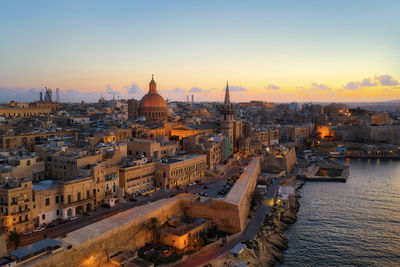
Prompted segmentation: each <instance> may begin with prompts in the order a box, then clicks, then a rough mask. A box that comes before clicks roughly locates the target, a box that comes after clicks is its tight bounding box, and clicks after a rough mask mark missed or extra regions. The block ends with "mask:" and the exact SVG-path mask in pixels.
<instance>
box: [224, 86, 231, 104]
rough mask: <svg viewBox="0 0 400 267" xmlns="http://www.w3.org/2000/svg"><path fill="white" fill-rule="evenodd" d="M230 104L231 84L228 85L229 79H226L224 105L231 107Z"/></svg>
mask: <svg viewBox="0 0 400 267" xmlns="http://www.w3.org/2000/svg"><path fill="white" fill-rule="evenodd" d="M230 105H231V100H230V99H229V85H228V81H226V89H225V102H224V107H225V108H227V107H229V106H230Z"/></svg>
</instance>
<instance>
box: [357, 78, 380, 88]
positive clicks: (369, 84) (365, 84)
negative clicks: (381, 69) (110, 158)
mask: <svg viewBox="0 0 400 267" xmlns="http://www.w3.org/2000/svg"><path fill="white" fill-rule="evenodd" d="M360 85H361V86H362V87H374V86H377V85H378V84H377V83H374V82H372V81H371V78H366V79H364V80H362V81H361V83H360Z"/></svg>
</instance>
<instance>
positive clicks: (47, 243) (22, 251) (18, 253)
mask: <svg viewBox="0 0 400 267" xmlns="http://www.w3.org/2000/svg"><path fill="white" fill-rule="evenodd" d="M54 246H61V242H60V241H57V240H54V239H51V238H46V239H43V240H40V241H38V242H35V243H33V244H30V245H28V246H25V247H22V248H19V249H17V250H14V251H12V252H10V255H12V256H15V257H17V258H20V259H21V258H23V257H25V256H28V255H30V254H33V253H35V252H37V251H39V250H41V249H44V248H48V247H54Z"/></svg>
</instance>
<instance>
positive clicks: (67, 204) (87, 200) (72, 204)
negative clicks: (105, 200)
mask: <svg viewBox="0 0 400 267" xmlns="http://www.w3.org/2000/svg"><path fill="white" fill-rule="evenodd" d="M94 199H95V197H89V198H85V199H81V200H75V201H71V202H64V203H63V205H64V206H65V207H72V206H76V205H83V204H87V203H88V202H92V201H93V200H94Z"/></svg>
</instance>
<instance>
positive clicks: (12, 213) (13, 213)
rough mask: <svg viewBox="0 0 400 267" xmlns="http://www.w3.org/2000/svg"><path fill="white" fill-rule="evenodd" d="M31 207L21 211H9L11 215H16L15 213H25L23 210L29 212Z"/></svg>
mask: <svg viewBox="0 0 400 267" xmlns="http://www.w3.org/2000/svg"><path fill="white" fill-rule="evenodd" d="M30 210H31V209H26V210H21V211H14V212H11V215H17V214H22V213H25V212H29V211H30Z"/></svg>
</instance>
